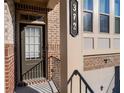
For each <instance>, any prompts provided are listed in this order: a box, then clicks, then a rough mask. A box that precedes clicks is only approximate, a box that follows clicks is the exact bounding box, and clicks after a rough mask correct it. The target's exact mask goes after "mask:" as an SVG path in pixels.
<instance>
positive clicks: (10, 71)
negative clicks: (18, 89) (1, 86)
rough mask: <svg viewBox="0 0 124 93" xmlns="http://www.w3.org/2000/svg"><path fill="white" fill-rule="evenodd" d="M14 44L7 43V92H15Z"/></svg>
mask: <svg viewBox="0 0 124 93" xmlns="http://www.w3.org/2000/svg"><path fill="white" fill-rule="evenodd" d="M14 83H15V82H14V45H13V44H5V93H14Z"/></svg>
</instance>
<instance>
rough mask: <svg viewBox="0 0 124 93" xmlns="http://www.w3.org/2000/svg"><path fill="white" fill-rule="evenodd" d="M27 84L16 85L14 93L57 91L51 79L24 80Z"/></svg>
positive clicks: (53, 92) (55, 92)
mask: <svg viewBox="0 0 124 93" xmlns="http://www.w3.org/2000/svg"><path fill="white" fill-rule="evenodd" d="M25 83H27V84H28V85H27V86H23V87H17V88H16V90H15V93H59V92H58V90H57V88H56V86H55V84H54V83H53V81H52V80H46V79H32V80H25Z"/></svg>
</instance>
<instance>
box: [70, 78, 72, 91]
mask: <svg viewBox="0 0 124 93" xmlns="http://www.w3.org/2000/svg"><path fill="white" fill-rule="evenodd" d="M70 93H72V79H71V84H70Z"/></svg>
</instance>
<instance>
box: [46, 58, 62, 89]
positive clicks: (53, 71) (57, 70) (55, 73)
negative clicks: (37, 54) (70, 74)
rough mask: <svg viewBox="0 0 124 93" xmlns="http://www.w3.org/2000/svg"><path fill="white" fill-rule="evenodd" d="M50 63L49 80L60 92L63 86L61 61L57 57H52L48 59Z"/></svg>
mask: <svg viewBox="0 0 124 93" xmlns="http://www.w3.org/2000/svg"><path fill="white" fill-rule="evenodd" d="M48 62H49V65H50V66H49V72H50V76H49V79H50V80H52V81H53V83H54V84H55V86H56V88H57V90H58V91H60V85H61V82H60V80H61V60H60V59H59V58H57V57H54V56H50V57H49V58H48Z"/></svg>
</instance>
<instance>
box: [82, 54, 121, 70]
mask: <svg viewBox="0 0 124 93" xmlns="http://www.w3.org/2000/svg"><path fill="white" fill-rule="evenodd" d="M119 64H120V54H105V55H91V56H84V70H85V71H86V70H93V69H100V68H105V67H112V66H118V65H119Z"/></svg>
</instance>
